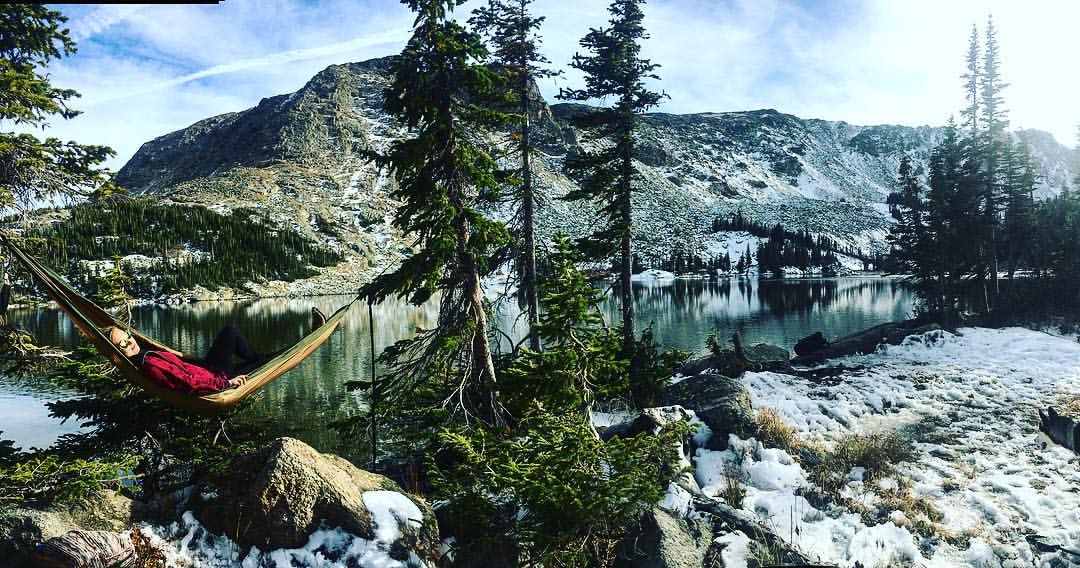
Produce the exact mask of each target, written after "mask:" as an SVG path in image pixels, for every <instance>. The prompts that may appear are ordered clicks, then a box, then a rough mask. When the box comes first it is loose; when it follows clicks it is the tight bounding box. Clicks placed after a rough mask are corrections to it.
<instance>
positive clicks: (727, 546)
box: [713, 531, 750, 568]
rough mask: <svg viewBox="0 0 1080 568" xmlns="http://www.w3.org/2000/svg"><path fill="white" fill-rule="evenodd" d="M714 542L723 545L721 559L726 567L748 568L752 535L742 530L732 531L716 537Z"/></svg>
mask: <svg viewBox="0 0 1080 568" xmlns="http://www.w3.org/2000/svg"><path fill="white" fill-rule="evenodd" d="M713 542H715V543H717V544H719V545H721V546H723V548H722V549H720V560H721V561H722V562H723V566H724V568H746V555H747V553H748V552H749V551H750V537H748V536H746V535H745V534H743V532H742V531H735V532H730V533H727V534H725V535H722V536H718V537H716V539H715V540H713Z"/></svg>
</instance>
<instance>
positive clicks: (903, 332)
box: [791, 319, 941, 366]
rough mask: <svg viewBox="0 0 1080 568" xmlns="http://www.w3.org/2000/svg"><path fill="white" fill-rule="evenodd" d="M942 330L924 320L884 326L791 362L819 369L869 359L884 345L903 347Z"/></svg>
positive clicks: (877, 326) (892, 323)
mask: <svg viewBox="0 0 1080 568" xmlns="http://www.w3.org/2000/svg"><path fill="white" fill-rule="evenodd" d="M939 329H941V326H940V325H938V324H936V323H927V322H926V321H925V320H921V319H911V320H906V321H899V322H889V323H883V324H881V325H876V326H874V327H871V328H870V329H866V330H863V331H859V332H856V333H853V334H851V335H846V336H844V337H841V338H840V339H837V340H836V341H833V342H831V343H828V344H827V345H825V346H823V347H821V348H820V349H816V350H814V351H809V352H807V353H805V354H800V355H799V356H797V357H795V358H794V359H792V360H791V363H792V364H793V365H802V366H809V365H817V364H818V363H821V362H822V361H825V360H827V359H833V358H836V357H847V356H849V355H866V354H868V353H873V352H874V351H875V350H877V348H878V346H879V345H881V344H882V343H887V344H889V345H900V344H901V343H902V342H903V341H904V339H906V338H908V337H909V336H912V335H919V334H922V333H927V332H930V331H935V330H939ZM819 333H820V332H819ZM811 337H813V336H811ZM805 339H809V338H804V340H805ZM804 345H805V344H804Z"/></svg>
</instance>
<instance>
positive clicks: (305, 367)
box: [0, 277, 913, 453]
mask: <svg viewBox="0 0 1080 568" xmlns="http://www.w3.org/2000/svg"><path fill="white" fill-rule="evenodd" d="M634 294H635V306H636V310H637V315H638V321H640V322H641V325H642V326H644V325H647V324H648V323H649V322H653V326H654V327H653V329H654V333H655V337H656V339H657V341H659V342H660V343H662V344H665V345H669V346H672V347H679V348H681V349H686V350H689V351H701V350H703V348H704V343H705V337H706V336H707V335H708V334H709V332H710V331H711V330H713V329H716V330H718V331H719V332H720V333H721V334H722V336H723V337H725V338H726V337H729V336H730V335H731V333H733V332H736V331H737V332H739V333H740V334H741V335H742V337H743V338H744V340H745V341H746V342H747V343H755V342H759V341H765V342H769V343H775V344H778V345H783V346H784V347H787V348H788V349H791V347H792V346H793V345H794V343H795V342H796V341H797V340H798V339H799V338H801V337H804V336H806V335H808V334H810V333H813V332H814V331H819V330H820V331H823V332H824V333H825V334H826V335H827V336H830V337H836V336H840V335H845V334H848V333H851V332H854V331H858V330H861V329H864V328H867V327H870V326H872V325H876V324H878V323H882V322H886V321H892V320H896V319H902V318H905V317H908V316H909V315H910V313H911V310H912V300H913V296H912V295H911V293H910V292H909V291H908V289H907V288H906V287H904V286H903V284H902V283H901V282H900V281H898V280H894V279H886V278H857V277H851V278H822V279H799V280H791V279H789V280H763V281H758V280H753V279H749V280H747V279H725V280H722V281H707V280H673V281H659V282H647V283H645V282H643V283H637V284H635V289H634ZM348 299H349V298H348V297H345V296H341V297H332V296H331V297H318V298H304V299H264V300H256V301H250V302H204V303H198V304H193V305H185V306H145V307H140V308H137V309H135V310H133V319H134V324H135V326H136V327H137V328H139V329H141V330H143V331H145V332H146V333H148V334H149V335H151V336H153V337H155V338H158V339H160V340H162V341H163V342H165V343H166V344H169V345H171V346H173V347H175V348H178V349H180V350H182V351H185V352H190V353H200V354H201V353H202V352H203V351H205V349H206V348H207V346H208V345H209V343H210V341H211V340H212V339H213V337H214V334H215V333H216V332H217V330H218V329H220V328H221V327H222V326H224V325H226V324H229V323H232V324H234V325H236V326H237V327H239V328H240V329H241V330H243V331H244V333H245V334H246V335H248V337H249V338H250V340H251V342H252V343H253V344H254V345H255V346H256V348H259V349H262V350H272V349H275V348H276V347H278V346H281V345H285V344H287V343H289V342H291V341H293V340H295V339H296V338H298V337H300V336H301V335H302V334H303V333H305V332H306V330H307V328H308V325H309V321H310V308H311V306H313V305H314V306H318V307H319V308H320V309H322V310H323V311H324V312H327V313H330V312H331V311H333V310H334V309H336V308H337V307H338V306H340V305H341V304H342V303H344V302H346V301H348ZM602 308H603V310H604V311H605V312H606V313H607V315H608V318H609V321H618V312H617V305H616V304H615V303H614V302H611V301H609V302H606V303H605V304H604V305H603V306H602ZM374 316H375V332H376V335H375V342H376V349H382V348H383V347H386V346H387V345H390V344H391V343H393V342H395V341H397V340H399V339H405V338H407V337H409V336H411V335H412V333H413V331H414V330H415V329H416V328H417V327H430V326H432V325H434V323H435V319H436V316H437V312H436V309H435V306H433V305H429V306H422V307H415V306H410V305H408V304H406V303H404V302H400V301H387V302H386V303H384V304H383V305H380V306H376V307H375V309H374ZM10 319H11V320H13V322H14V323H16V324H18V325H20V326H22V327H24V328H26V329H28V330H30V331H31V332H32V333H34V335H35V337H37V338H38V341H39V342H40V343H43V344H53V345H66V346H71V345H74V344H76V343H77V341H78V337H77V332H76V331H75V330H74V328H73V327H72V326H71V324H70V322H69V321H68V320H67V317H66V316H64V315H63V314H62V313H60V312H59V311H57V310H34V311H29V310H21V311H20V310H13V311H12V313H11V314H10ZM497 322H498V325H499V326H500V327H501V328H503V329H504V330H506V331H507V332H508V333H509V334H510V335H514V336H517V335H519V333H520V325H521V323H520V322H521V318H519V317H518V311H517V309H516V307H514V306H504V307H503V308H501V309H500V313H499V315H498V317H497ZM515 328H517V329H515ZM367 338H368V314H367V309H366V307H365V306H362V305H359V304H358V305H357V306H355V307H354V308H353V310H351V312H350V313H349V315H348V317H347V318H346V319H345V321H344V322H343V323H342V329H341V330H340V331H339V332H337V333H335V334H334V336H333V337H331V338H330V340H329V341H327V343H326V344H325V345H324V346H323V347H322V348H321V349H320V350H318V351H317V352H315V354H313V355H312V356H311V357H310V358H309V359H308V360H307V361H305V362H304V363H303V364H302V365H301V366H300V367H298V368H297V369H295V370H293V371H292V372H290V373H289V374H287V375H285V376H284V377H282V378H281V379H279V380H278V381H277V382H275V383H274V384H272V385H270V386H269V387H268V388H266V389H263V391H261V394H260V395H259V397H258V399H257V400H256V401H255V403H254V405H253V409H252V412H253V414H256V415H260V416H264V417H267V418H269V419H270V422H271V423H272V424H273V426H272V427H273V428H274V429H275V430H276V431H277V433H278V434H281V435H293V436H297V437H300V438H302V439H304V440H305V441H307V442H308V443H310V444H312V445H313V446H315V447H316V448H319V449H322V450H325V451H344V453H349V452H348V449H347V448H344V449H343V448H341V447H340V445H341V444H340V441H339V439H338V436H337V434H336V433H335V432H334V431H333V429H331V428H330V427H329V422H330V421H331V420H333V419H335V418H339V417H343V416H346V415H350V414H355V413H356V412H357V411H358V410H360V409H362V408H363V407H364V404H365V401H364V397H363V395H362V394H361V393H348V392H346V391H345V387H344V383H345V382H346V381H349V380H356V379H363V378H367V377H368V376H369V374H370V368H371V367H370V365H371V361H370V347H369V344H368V339H367ZM58 394H61V393H56V392H55V391H54V390H45V389H43V388H41V387H39V386H35V385H34V384H33V383H32V382H31V383H27V382H19V381H15V380H14V379H8V378H3V377H0V416H2V417H3V418H0V431H3V432H4V433H3V437H4V438H8V439H13V440H15V441H16V443H17V444H18V445H21V446H24V447H30V446H44V445H48V444H50V443H52V441H53V440H55V438H56V437H57V436H58V435H60V434H61V433H63V432H67V431H72V430H73V429H74V428H75V426H74V425H71V424H67V425H60V424H59V423H58V422H57V421H55V420H52V419H49V418H48V417H47V411H46V410H45V409H44V403H45V401H48V400H54V399H55V398H56V397H57V396H58Z"/></svg>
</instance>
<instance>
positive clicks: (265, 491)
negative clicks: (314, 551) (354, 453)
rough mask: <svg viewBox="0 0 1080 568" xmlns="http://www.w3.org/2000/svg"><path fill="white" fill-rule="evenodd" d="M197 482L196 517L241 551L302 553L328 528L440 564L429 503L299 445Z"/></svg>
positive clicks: (262, 453)
mask: <svg viewBox="0 0 1080 568" xmlns="http://www.w3.org/2000/svg"><path fill="white" fill-rule="evenodd" d="M196 480H197V486H196V488H195V490H194V491H193V492H192V497H191V500H190V501H189V503H188V506H189V508H190V509H191V510H192V512H193V513H194V515H195V517H196V518H197V519H198V520H199V522H201V523H202V524H203V526H205V527H206V528H207V529H209V530H211V531H212V532H215V533H218V534H223V535H225V536H228V537H229V538H231V539H232V540H233V541H235V542H237V543H239V544H242V545H245V546H257V547H259V548H260V549H262V550H269V549H276V548H296V547H299V546H301V545H303V544H304V543H305V542H306V541H307V539H308V536H309V535H310V534H311V533H312V532H314V531H315V530H317V529H319V527H320V526H323V525H325V526H326V527H329V528H340V529H342V530H344V531H346V532H348V533H351V534H353V535H356V536H358V537H360V538H363V539H367V540H371V541H375V542H376V543H377V544H378V545H379V546H383V547H385V548H388V550H389V553H390V556H391V557H392V558H395V559H398V560H402V561H406V560H410V559H411V561H410V562H409V564H416V563H418V562H419V561H423V562H427V563H430V564H434V563H436V562H437V561H438V557H439V531H438V524H437V522H436V521H435V515H434V513H433V512H432V510H431V508H430V507H429V506H428V505H427V504H426V503H425V502H424V501H423V500H421V499H419V498H417V497H411V496H407V495H405V494H404V492H403V491H402V490H401V488H400V487H398V485H397V484H396V483H394V482H393V481H391V480H390V479H388V478H386V477H383V476H381V475H376V474H374V473H369V472H367V471H364V470H362V469H359V468H357V467H356V466H354V465H353V464H351V463H349V461H348V460H345V459H344V458H341V457H338V456H335V455H331V454H322V453H319V452H318V451H316V450H315V449H314V448H312V447H311V446H309V445H307V444H305V443H303V442H301V441H299V440H295V439H292V438H279V439H277V440H275V441H274V442H272V443H271V444H269V445H268V446H267V447H265V448H263V449H261V450H259V451H256V452H254V453H252V454H249V455H247V456H242V457H240V458H238V460H237V461H236V463H235V464H234V467H233V468H232V471H231V472H230V473H229V474H228V475H221V474H208V473H204V472H200V473H198V474H197V475H196ZM388 539H389V540H388ZM391 541H392V542H391Z"/></svg>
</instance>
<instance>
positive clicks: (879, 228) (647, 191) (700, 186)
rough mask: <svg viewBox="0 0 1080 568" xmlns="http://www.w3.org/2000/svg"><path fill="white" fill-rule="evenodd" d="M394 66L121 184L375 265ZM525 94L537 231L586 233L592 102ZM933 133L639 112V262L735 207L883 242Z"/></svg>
mask: <svg viewBox="0 0 1080 568" xmlns="http://www.w3.org/2000/svg"><path fill="white" fill-rule="evenodd" d="M392 61H393V58H392V57H384V58H379V59H373V60H369V61H364V62H359V63H345V64H340V65H331V66H330V67H327V68H326V69H324V70H323V71H320V72H319V73H318V74H316V75H315V76H314V77H313V78H312V79H311V80H310V81H308V83H307V84H306V85H304V87H303V88H301V89H300V90H298V91H296V92H295V93H291V94H285V95H277V96H273V97H268V98H266V99H263V100H262V101H260V102H259V104H258V105H256V106H255V107H253V108H250V109H247V110H244V111H240V112H234V113H227V114H223V115H220V116H216V117H212V118H208V119H205V120H202V121H199V122H197V123H195V124H193V125H191V126H189V127H187V128H184V129H182V130H178V131H176V132H172V133H169V134H166V135H164V136H161V137H159V138H156V139H154V140H151V141H149V142H147V143H146V144H144V145H143V146H142V148H140V150H139V151H138V152H137V153H136V155H135V156H134V157H133V158H132V159H131V160H130V161H129V162H128V163H127V164H126V165H125V166H124V167H123V168H122V169H121V170H120V172H119V174H118V181H119V183H120V184H121V185H123V186H125V187H127V188H128V189H129V190H131V191H133V192H135V193H145V192H150V193H158V194H163V195H168V196H170V197H171V198H173V199H175V200H180V201H187V202H196V203H204V204H208V205H213V206H215V207H220V208H225V209H230V208H239V207H253V208H260V209H262V210H265V211H266V212H267V214H268V216H269V217H270V218H272V219H274V220H276V221H277V222H280V223H281V224H282V226H287V227H292V228H293V229H295V230H297V231H299V232H301V233H303V234H305V235H307V236H309V237H312V238H315V239H318V240H320V241H321V242H324V243H326V244H329V245H331V246H338V247H345V248H347V249H348V250H350V251H353V254H355V255H356V256H355V260H356V262H362V263H363V264H365V265H367V264H368V263H369V262H370V261H372V260H373V259H375V262H380V261H378V259H379V258H384V257H387V255H390V256H393V254H396V252H395V251H398V248H399V246H400V243H403V241H401V240H400V236H399V235H395V233H394V231H393V229H392V227H391V226H390V224H389V221H388V220H389V218H390V216H391V214H392V212H393V211H394V209H395V207H396V204H395V203H394V202H393V201H392V200H391V199H390V198H389V190H390V188H391V187H392V183H393V181H392V180H391V179H388V178H387V176H386V175H385V174H384V173H380V172H378V171H377V170H376V168H375V167H374V166H373V165H372V164H371V163H370V162H368V161H366V160H365V159H364V158H363V156H362V152H361V151H362V150H367V149H376V150H378V149H382V148H385V147H386V145H387V144H389V143H390V142H391V141H393V140H395V139H398V138H400V137H402V136H404V135H405V130H404V129H403V128H402V127H401V126H400V125H398V124H397V123H396V122H395V121H394V120H393V119H392V118H391V117H389V116H388V115H387V114H386V113H385V111H384V110H383V104H382V102H383V92H384V90H385V88H386V86H387V85H388V84H389V82H390V76H389V67H390V64H391V63H392ZM531 96H532V98H533V99H534V101H535V104H534V105H533V107H534V115H533V117H532V123H533V125H534V128H535V135H534V139H535V140H536V141H537V144H538V155H537V159H535V160H534V162H533V163H534V165H535V167H536V180H537V186H538V190H539V191H541V192H543V193H544V194H545V195H544V199H543V201H542V207H541V209H540V211H539V221H540V223H541V224H542V226H541V227H539V229H540V233H541V235H542V236H543V235H548V234H551V233H552V232H554V231H556V230H559V231H563V232H566V233H568V234H571V235H574V234H578V233H582V232H584V231H586V230H588V228H589V227H590V226H591V224H592V223H593V222H594V217H593V213H592V212H591V210H590V208H589V207H586V206H583V205H581V204H573V205H569V204H567V203H566V202H563V201H561V200H559V199H558V197H560V196H561V195H564V194H565V193H566V192H567V191H569V190H571V189H572V188H574V187H575V185H576V182H575V181H574V180H573V179H571V178H570V177H568V175H567V173H566V171H565V169H564V163H565V158H566V156H567V155H569V154H572V153H573V152H575V151H577V149H578V146H579V144H580V143H581V142H580V141H581V140H583V137H582V135H583V134H584V133H583V132H582V131H581V129H580V127H578V126H575V124H578V123H579V121H577V120H575V119H578V118H582V117H584V116H587V114H588V113H591V112H595V109H594V108H593V107H590V106H587V105H582V104H573V103H560V104H554V105H551V106H550V107H549V106H548V105H547V104H546V103H545V102H544V101H543V99H542V97H541V95H540V92H539V91H538V90H537V89H536V88H535V86H534V88H533V89H532V92H531ZM940 132H941V129H940V128H934V127H929V126H920V127H907V126H896V125H876V126H858V125H853V124H849V123H847V122H842V121H826V120H817V119H802V118H799V117H797V116H794V115H791V114H786V113H783V112H779V111H777V110H776V109H759V110H749V111H737V112H707V113H695V114H671V113H650V114H646V115H643V116H642V121H641V129H640V131H639V134H638V139H639V142H640V149H641V152H640V155H639V157H638V159H639V162H640V173H641V175H640V186H639V187H640V191H638V192H637V193H636V195H635V201H634V209H635V233H636V234H637V237H638V241H637V242H638V244H637V245H635V246H636V247H637V249H638V250H639V251H641V252H642V256H643V258H645V259H646V260H647V259H648V258H650V257H652V258H658V257H663V256H665V255H667V254H670V252H671V251H672V250H676V249H677V250H682V251H684V252H686V253H690V254H698V255H701V256H708V255H710V254H713V253H714V252H715V251H716V250H719V249H718V247H720V245H719V244H717V243H714V242H713V239H714V236H713V235H712V234H711V232H710V226H711V222H712V220H713V219H714V218H715V217H716V216H721V215H728V214H731V213H734V212H736V211H738V212H741V213H742V214H743V215H744V216H745V217H747V218H749V219H752V220H755V221H757V222H760V223H765V224H774V223H780V224H783V225H784V226H785V228H787V229H789V230H792V231H796V230H809V231H812V232H814V233H817V234H822V235H827V236H830V237H832V238H834V239H836V240H838V241H840V242H841V243H845V244H848V245H850V246H855V247H861V248H867V247H871V248H872V247H880V246H883V242H884V241H883V238H884V235H885V234H886V232H887V230H888V228H889V226H890V225H891V220H890V219H889V217H888V215H887V213H886V211H887V210H886V207H885V205H884V203H885V199H886V197H887V196H888V194H889V193H890V192H891V191H893V190H894V187H895V180H896V174H897V168H898V166H899V163H900V159H901V158H902V157H903V156H905V155H907V156H910V157H912V158H913V159H914V160H915V162H916V167H917V168H918V167H919V165H920V164H925V162H926V160H928V158H929V154H930V149H931V148H932V147H933V145H934V144H935V143H936V142H937V140H938V138H939V137H940ZM1016 135H1017V136H1019V137H1020V138H1022V139H1024V140H1025V141H1028V142H1029V143H1030V144H1031V145H1032V147H1033V151H1034V153H1035V154H1036V156H1037V157H1038V159H1039V160H1040V163H1042V164H1043V168H1044V188H1045V194H1049V193H1051V192H1054V191H1059V190H1060V188H1061V187H1062V185H1064V184H1066V183H1067V180H1071V178H1072V175H1073V174H1072V172H1071V169H1070V167H1071V166H1070V165H1069V160H1070V152H1069V150H1068V149H1066V148H1064V147H1063V146H1061V145H1060V144H1057V143H1056V142H1054V141H1053V139H1052V138H1050V137H1049V135H1045V133H1039V132H1036V131H1021V132H1019V133H1017V134H1016Z"/></svg>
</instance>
